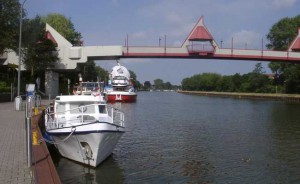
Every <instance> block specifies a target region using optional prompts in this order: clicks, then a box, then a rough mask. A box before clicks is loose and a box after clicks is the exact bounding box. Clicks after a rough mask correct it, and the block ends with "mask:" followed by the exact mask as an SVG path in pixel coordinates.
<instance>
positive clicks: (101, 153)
mask: <svg viewBox="0 0 300 184" xmlns="http://www.w3.org/2000/svg"><path fill="white" fill-rule="evenodd" d="M46 112H47V113H46V114H45V128H46V132H47V134H48V135H49V136H50V137H51V138H52V141H53V144H55V146H56V148H57V149H58V151H59V153H60V154H61V155H62V156H63V157H66V158H68V159H71V160H74V161H77V162H81V163H83V164H86V165H90V166H93V167H96V166H97V165H98V164H100V163H101V162H102V161H103V160H105V159H106V158H107V157H108V156H109V155H110V154H111V153H112V151H113V149H114V147H115V145H116V144H117V143H118V140H119V139H120V137H121V136H122V135H123V133H124V132H125V127H124V113H123V112H122V111H120V110H119V109H117V108H115V107H113V106H109V105H107V104H106V101H104V99H103V96H102V95H97V96H93V95H69V96H57V97H56V99H55V101H54V105H53V107H52V108H51V107H48V108H47V111H46Z"/></svg>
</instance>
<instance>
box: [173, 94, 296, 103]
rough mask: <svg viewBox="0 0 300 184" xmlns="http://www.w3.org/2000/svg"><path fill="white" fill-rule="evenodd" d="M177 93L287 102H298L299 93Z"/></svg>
mask: <svg viewBox="0 0 300 184" xmlns="http://www.w3.org/2000/svg"><path fill="white" fill-rule="evenodd" d="M178 93H183V94H192V95H203V96H221V97H231V98H241V99H242V98H245V99H262V100H281V101H287V102H294V103H300V95H299V94H274V93H230V92H212V91H178Z"/></svg>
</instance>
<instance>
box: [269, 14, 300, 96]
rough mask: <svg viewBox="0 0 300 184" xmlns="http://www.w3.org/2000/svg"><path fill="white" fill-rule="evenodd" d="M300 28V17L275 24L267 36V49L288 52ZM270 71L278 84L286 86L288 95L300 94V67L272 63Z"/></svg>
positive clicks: (284, 19) (285, 19) (290, 64)
mask: <svg viewBox="0 0 300 184" xmlns="http://www.w3.org/2000/svg"><path fill="white" fill-rule="evenodd" d="M299 27H300V15H298V16H295V17H292V18H288V17H287V18H283V19H281V20H279V21H278V22H277V23H275V24H274V25H273V26H272V28H271V29H270V32H269V33H268V35H267V38H268V40H269V44H268V45H267V47H268V48H269V49H274V50H287V48H288V46H289V44H290V43H291V42H292V41H293V39H294V38H295V37H296V35H297V30H298V28H299ZM269 67H270V69H271V70H272V72H274V73H275V74H276V76H278V79H280V80H278V84H279V85H284V86H285V92H286V93H300V88H299V86H300V80H299V78H300V72H298V71H299V70H300V66H299V65H298V64H293V63H274V62H272V63H270V64H269Z"/></svg>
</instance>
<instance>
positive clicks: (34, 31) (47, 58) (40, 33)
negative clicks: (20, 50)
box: [23, 16, 58, 80]
mask: <svg viewBox="0 0 300 184" xmlns="http://www.w3.org/2000/svg"><path fill="white" fill-rule="evenodd" d="M24 37H25V38H26V39H24V40H25V41H24V44H25V48H26V49H25V50H24V51H26V52H25V54H24V60H23V63H24V64H25V68H26V69H27V70H29V71H30V76H31V80H33V79H34V75H35V74H36V72H37V71H45V70H46V69H48V68H51V67H53V66H54V64H55V63H56V62H57V61H58V53H57V51H56V45H55V44H54V43H53V42H52V41H51V40H49V39H47V38H46V32H45V24H44V23H42V22H41V20H40V17H38V16H37V17H36V18H35V19H32V20H26V21H25V22H24Z"/></svg>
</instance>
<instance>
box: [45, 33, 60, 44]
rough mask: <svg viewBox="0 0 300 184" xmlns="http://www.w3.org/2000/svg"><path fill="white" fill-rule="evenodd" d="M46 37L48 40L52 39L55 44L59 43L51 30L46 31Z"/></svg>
mask: <svg viewBox="0 0 300 184" xmlns="http://www.w3.org/2000/svg"><path fill="white" fill-rule="evenodd" d="M46 38H47V39H48V40H51V41H52V42H53V43H54V44H55V45H57V42H56V40H55V39H54V37H53V36H52V34H51V33H50V32H49V31H47V32H46Z"/></svg>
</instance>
